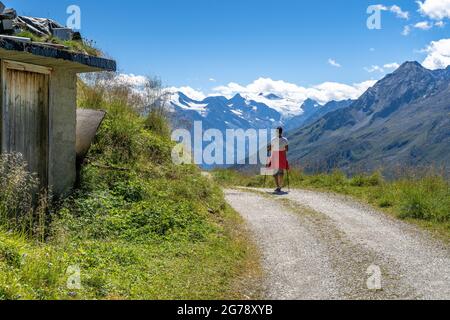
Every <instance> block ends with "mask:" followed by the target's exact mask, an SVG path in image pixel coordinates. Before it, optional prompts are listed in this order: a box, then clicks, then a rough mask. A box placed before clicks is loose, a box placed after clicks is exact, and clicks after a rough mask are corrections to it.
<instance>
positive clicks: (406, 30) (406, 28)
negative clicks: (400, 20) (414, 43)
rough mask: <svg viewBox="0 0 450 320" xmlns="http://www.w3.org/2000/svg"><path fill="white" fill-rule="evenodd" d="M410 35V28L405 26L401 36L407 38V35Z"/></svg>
mask: <svg viewBox="0 0 450 320" xmlns="http://www.w3.org/2000/svg"><path fill="white" fill-rule="evenodd" d="M410 33H411V27H410V26H405V27H404V28H403V31H402V35H403V36H407V35H409V34H410Z"/></svg>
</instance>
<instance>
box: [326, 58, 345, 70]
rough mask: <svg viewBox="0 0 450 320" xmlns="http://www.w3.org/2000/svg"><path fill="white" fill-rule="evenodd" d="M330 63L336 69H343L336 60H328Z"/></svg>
mask: <svg viewBox="0 0 450 320" xmlns="http://www.w3.org/2000/svg"><path fill="white" fill-rule="evenodd" d="M328 63H329V64H330V65H332V66H333V67H336V68H340V67H342V66H341V65H340V64H339V63H338V62H337V61H336V60H334V59H331V58H330V59H328Z"/></svg>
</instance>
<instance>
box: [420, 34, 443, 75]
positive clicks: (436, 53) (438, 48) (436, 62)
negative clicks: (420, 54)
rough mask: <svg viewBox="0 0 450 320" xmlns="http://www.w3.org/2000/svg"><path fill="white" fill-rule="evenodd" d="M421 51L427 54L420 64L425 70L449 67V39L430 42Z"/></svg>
mask: <svg viewBox="0 0 450 320" xmlns="http://www.w3.org/2000/svg"><path fill="white" fill-rule="evenodd" d="M423 51H424V52H427V53H428V55H427V57H426V58H425V60H424V61H423V63H422V65H423V66H424V67H425V68H428V69H431V70H436V69H444V68H446V67H447V66H449V65H450V38H449V39H441V40H439V41H432V42H431V43H430V44H429V45H428V47H427V48H425V49H424V50H423Z"/></svg>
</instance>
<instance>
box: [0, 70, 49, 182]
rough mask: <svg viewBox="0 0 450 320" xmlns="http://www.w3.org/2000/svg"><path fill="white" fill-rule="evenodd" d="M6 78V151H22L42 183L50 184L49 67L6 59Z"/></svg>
mask: <svg viewBox="0 0 450 320" xmlns="http://www.w3.org/2000/svg"><path fill="white" fill-rule="evenodd" d="M38 71H39V72H38ZM2 79H3V103H4V106H3V117H2V118H3V130H2V131H3V135H2V136H3V137H2V146H3V151H4V152H7V153H13V152H17V153H21V154H22V155H23V158H24V160H25V161H26V162H27V164H28V169H29V171H30V172H33V173H36V174H37V175H38V177H39V181H40V184H41V187H47V185H48V130H49V116H48V110H49V71H47V70H45V69H42V70H41V69H40V68H39V67H35V66H30V65H25V64H16V63H7V62H4V63H3V77H2Z"/></svg>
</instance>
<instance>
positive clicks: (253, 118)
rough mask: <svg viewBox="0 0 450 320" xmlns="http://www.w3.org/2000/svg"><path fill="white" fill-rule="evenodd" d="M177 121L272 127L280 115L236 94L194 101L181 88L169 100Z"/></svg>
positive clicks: (224, 126) (219, 126) (228, 126)
mask: <svg viewBox="0 0 450 320" xmlns="http://www.w3.org/2000/svg"><path fill="white" fill-rule="evenodd" d="M170 107H171V111H172V113H173V116H174V117H175V118H176V119H177V121H182V122H183V123H191V124H192V123H193V122H194V121H202V122H203V128H205V129H209V128H214V129H219V130H226V129H259V128H272V127H276V126H279V125H281V124H282V123H283V115H282V114H281V113H280V112H278V111H277V110H275V109H273V108H271V107H269V106H268V105H266V104H265V103H261V102H258V101H254V100H248V99H246V98H244V97H242V96H241V95H240V94H237V95H235V96H234V97H233V98H231V99H227V98H225V97H223V96H213V97H208V98H206V99H204V100H202V101H196V100H193V99H191V98H189V97H188V96H186V95H185V94H183V93H182V92H177V93H174V94H173V95H172V97H171V100H170Z"/></svg>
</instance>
